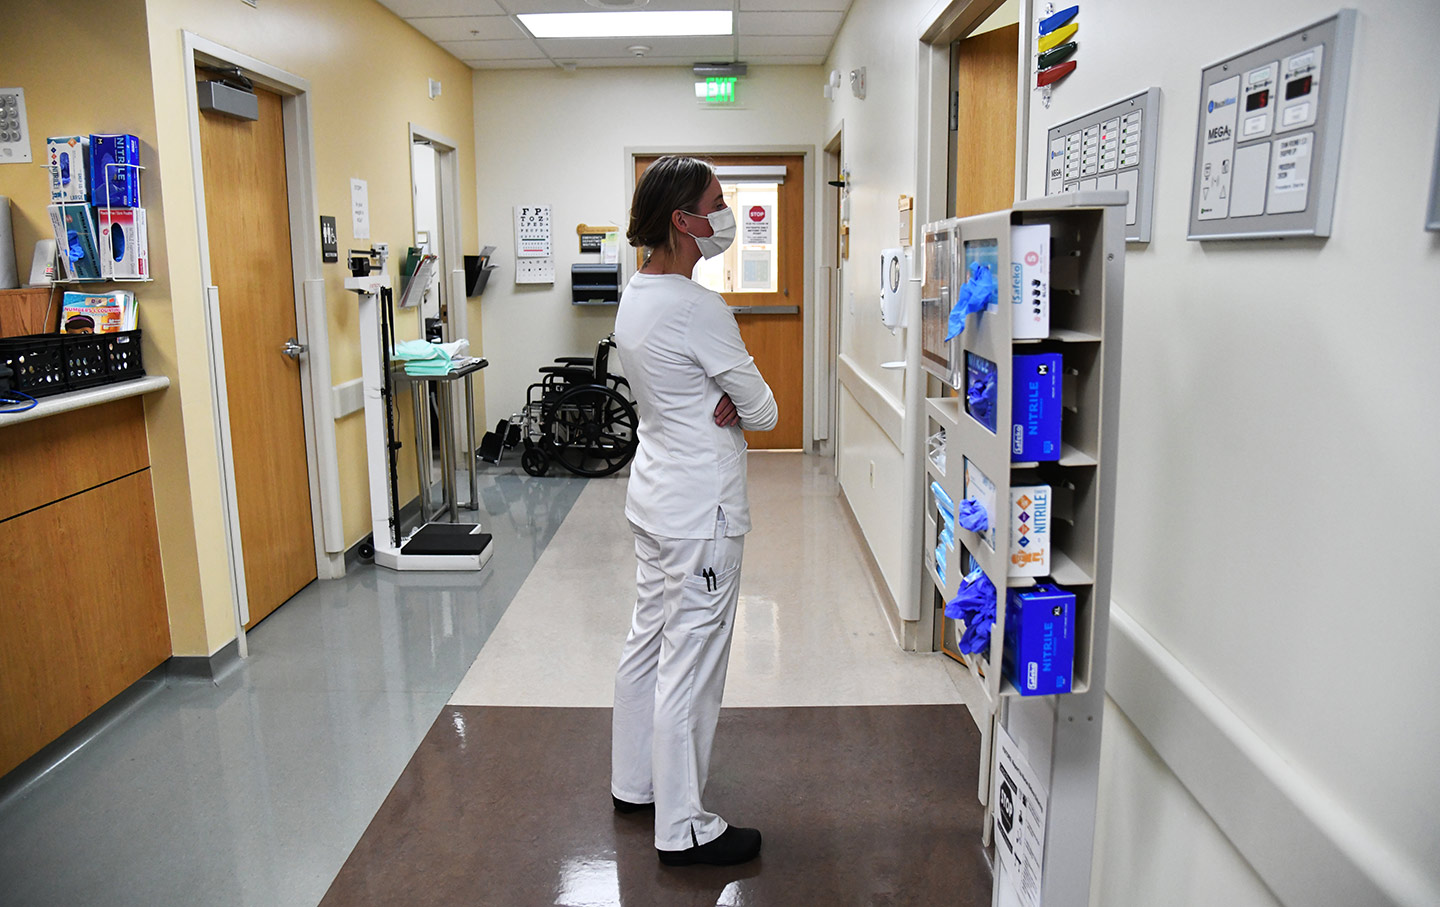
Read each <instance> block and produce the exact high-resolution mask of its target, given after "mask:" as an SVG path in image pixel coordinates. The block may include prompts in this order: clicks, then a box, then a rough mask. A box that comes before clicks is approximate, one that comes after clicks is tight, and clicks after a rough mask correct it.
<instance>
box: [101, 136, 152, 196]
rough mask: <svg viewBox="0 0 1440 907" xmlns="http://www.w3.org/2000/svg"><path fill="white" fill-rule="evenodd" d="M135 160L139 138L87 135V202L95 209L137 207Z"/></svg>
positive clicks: (138, 147)
mask: <svg viewBox="0 0 1440 907" xmlns="http://www.w3.org/2000/svg"><path fill="white" fill-rule="evenodd" d="M139 163H140V140H139V139H138V138H136V137H135V136H133V135H92V136H90V203H91V204H93V205H94V206H95V207H97V208H99V207H101V206H104V207H107V208H138V207H140V169H139V167H138V166H137V165H138V164H139ZM119 165H128V166H119Z"/></svg>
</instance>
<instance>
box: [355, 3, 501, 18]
mask: <svg viewBox="0 0 1440 907" xmlns="http://www.w3.org/2000/svg"><path fill="white" fill-rule="evenodd" d="M380 3H381V4H382V5H383V6H386V7H388V8H389V9H390V10H391V11H392V12H394V13H395V15H397V16H399V17H400V18H402V19H412V18H414V17H416V16H503V15H505V10H503V9H501V8H500V5H499V4H498V3H496V2H495V0H380Z"/></svg>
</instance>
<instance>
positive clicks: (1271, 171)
mask: <svg viewBox="0 0 1440 907" xmlns="http://www.w3.org/2000/svg"><path fill="white" fill-rule="evenodd" d="M1354 43H1355V11H1354V10H1350V9H1346V10H1341V11H1340V12H1338V13H1336V14H1335V15H1334V16H1331V17H1330V18H1328V19H1324V20H1322V21H1320V22H1316V23H1314V24H1313V25H1309V26H1307V27H1305V28H1301V29H1297V30H1296V31H1293V32H1291V33H1289V34H1288V35H1285V36H1283V37H1280V38H1276V39H1275V40H1273V41H1270V42H1268V43H1266V44H1263V45H1261V46H1259V47H1256V48H1253V49H1252V50H1247V51H1245V52H1244V53H1241V54H1237V55H1236V56H1233V57H1230V58H1229V59H1227V60H1222V61H1220V62H1219V63H1215V64H1212V65H1211V66H1207V67H1206V68H1205V70H1204V71H1203V72H1202V73H1201V74H1200V120H1199V127H1198V130H1197V135H1196V137H1195V172H1194V176H1193V179H1192V181H1191V190H1190V229H1189V233H1188V237H1189V238H1190V239H1261V238H1266V237H1279V236H1329V235H1330V220H1331V215H1332V214H1333V212H1334V209H1335V183H1336V178H1337V176H1338V174H1339V170H1340V139H1341V135H1342V131H1343V127H1344V122H1345V95H1346V89H1347V86H1348V84H1349V81H1350V56H1351V49H1352V47H1353V45H1354Z"/></svg>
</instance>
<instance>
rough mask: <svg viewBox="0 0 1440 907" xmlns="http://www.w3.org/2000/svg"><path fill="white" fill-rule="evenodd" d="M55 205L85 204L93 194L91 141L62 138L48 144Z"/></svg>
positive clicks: (64, 136)
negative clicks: (91, 188)
mask: <svg viewBox="0 0 1440 907" xmlns="http://www.w3.org/2000/svg"><path fill="white" fill-rule="evenodd" d="M45 164H46V166H47V167H48V168H49V170H50V200H51V201H52V202H83V201H85V199H86V198H88V197H89V193H90V176H89V173H88V171H89V169H90V137H89V136H84V135H61V136H54V137H51V138H48V139H46V140H45Z"/></svg>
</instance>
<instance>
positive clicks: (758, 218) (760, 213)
mask: <svg viewBox="0 0 1440 907" xmlns="http://www.w3.org/2000/svg"><path fill="white" fill-rule="evenodd" d="M764 220H765V206H764V205H751V206H750V221H751V223H756V224H758V223H761V222H763V221H764Z"/></svg>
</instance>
